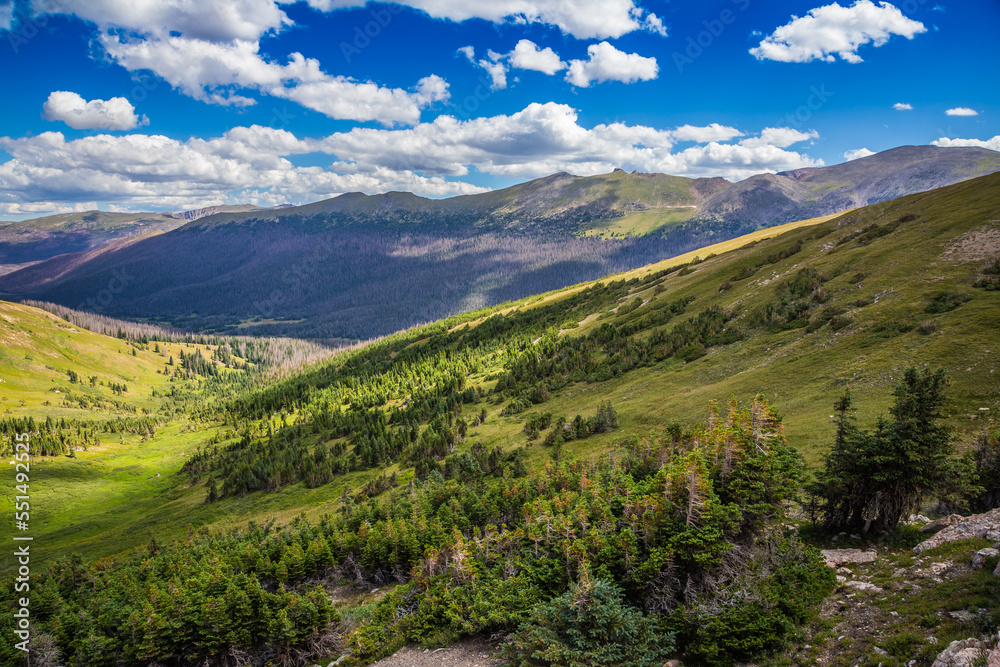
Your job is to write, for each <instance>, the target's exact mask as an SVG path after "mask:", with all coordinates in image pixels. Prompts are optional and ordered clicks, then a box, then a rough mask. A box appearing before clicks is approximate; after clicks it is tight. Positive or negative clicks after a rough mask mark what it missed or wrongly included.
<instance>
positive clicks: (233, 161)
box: [0, 126, 484, 214]
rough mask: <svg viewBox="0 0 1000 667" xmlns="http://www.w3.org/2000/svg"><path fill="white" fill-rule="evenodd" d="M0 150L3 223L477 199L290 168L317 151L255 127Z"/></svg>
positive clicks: (403, 177)
mask: <svg viewBox="0 0 1000 667" xmlns="http://www.w3.org/2000/svg"><path fill="white" fill-rule="evenodd" d="M0 148H2V149H3V150H5V151H7V152H8V153H10V154H11V155H12V156H13V159H11V160H9V161H7V162H5V163H3V164H0V213H7V214H19V213H23V212H27V211H28V210H29V209H28V208H27V207H32V206H34V210H36V211H45V210H57V209H58V208H59V207H60V206H64V205H72V204H76V203H79V202H81V201H85V202H94V201H101V202H107V203H113V204H116V205H120V206H127V207H130V208H133V209H137V210H150V209H153V210H164V209H172V210H181V209H184V208H190V207H197V206H202V205H207V204H211V203H213V202H214V203H218V202H219V201H226V202H233V203H236V202H241V201H250V202H251V203H260V202H265V201H266V202H269V203H272V204H283V203H306V202H309V201H316V200H319V199H324V198H327V197H331V196H334V195H337V194H341V193H344V192H354V191H364V192H385V191H389V190H408V191H412V192H416V193H418V194H423V195H430V196H443V195H455V194H472V193H475V192H481V191H483V190H484V188H481V187H477V186H474V185H471V184H468V183H461V182H453V181H447V180H446V179H444V178H442V177H440V176H423V175H420V174H417V173H414V172H413V171H409V170H405V169H403V170H390V169H387V168H385V167H379V166H372V167H371V168H369V169H351V170H339V171H336V170H326V169H322V168H319V167H295V166H294V165H292V163H291V162H290V161H288V160H287V159H286V158H285V157H283V156H284V155H289V154H296V153H307V152H313V151H314V150H315V147H314V144H313V143H310V142H307V141H302V140H299V139H297V138H296V137H295V136H294V135H292V134H291V133H289V132H286V131H283V130H274V129H269V128H262V127H259V126H253V127H249V128H235V129H233V130H230V131H229V132H227V133H226V134H225V135H223V136H221V137H218V138H216V139H212V140H208V141H205V140H201V139H191V140H189V141H186V142H180V141H177V140H175V139H170V138H168V137H164V136H158V135H141V134H132V135H124V136H112V135H106V134H102V135H95V136H91V137H84V138H81V139H77V140H74V141H67V140H66V139H65V137H64V136H63V135H62V133H60V132H44V133H42V134H39V135H37V136H33V137H24V138H21V139H10V138H4V137H0ZM91 208H93V206H91Z"/></svg>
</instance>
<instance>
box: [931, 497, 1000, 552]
mask: <svg viewBox="0 0 1000 667" xmlns="http://www.w3.org/2000/svg"><path fill="white" fill-rule="evenodd" d="M928 525H930V524H928ZM925 528H926V526H925ZM993 531H1000V507H998V508H997V509H995V510H990V511H989V512H986V513H984V514H974V515H972V516H970V517H965V518H963V519H961V520H960V521H958V522H956V523H953V524H952V525H950V526H948V527H946V528H944V529H942V530H941V531H940V532H938V533H937V534H936V535H934V537H932V538H930V539H927V540H924V541H923V542H921V543H920V544H918V545H917V546H915V547H913V552H914V553H921V552H923V551H927V550H928V549H933V548H934V547H936V546H938V545H941V544H944V543H945V542H955V541H957V540H967V539H970V538H973V537H979V538H984V537H986V536H987V535H989V534H992V533H993Z"/></svg>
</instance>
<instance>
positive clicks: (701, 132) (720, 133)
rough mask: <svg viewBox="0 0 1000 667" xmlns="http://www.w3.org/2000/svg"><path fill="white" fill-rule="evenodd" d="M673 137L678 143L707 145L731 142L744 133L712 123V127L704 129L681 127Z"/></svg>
mask: <svg viewBox="0 0 1000 667" xmlns="http://www.w3.org/2000/svg"><path fill="white" fill-rule="evenodd" d="M671 135H672V136H673V138H674V139H676V140H677V141H693V142H695V143H699V144H705V143H708V142H710V141H729V140H730V139H732V138H734V137H741V136H743V133H742V132H740V131H739V130H737V129H736V128H735V127H728V126H726V125H720V124H719V123H712V124H711V125H705V126H704V127H697V126H695V125H681V126H680V127H678V128H676V129H675V130H673V132H671Z"/></svg>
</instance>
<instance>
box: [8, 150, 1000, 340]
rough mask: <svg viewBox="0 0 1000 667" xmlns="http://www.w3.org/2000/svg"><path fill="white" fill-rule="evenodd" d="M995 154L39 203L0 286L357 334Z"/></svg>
mask: <svg viewBox="0 0 1000 667" xmlns="http://www.w3.org/2000/svg"><path fill="white" fill-rule="evenodd" d="M996 171H1000V153H997V152H995V151H990V150H986V149H981V148H971V147H970V148H939V147H934V146H904V147H900V148H896V149H892V150H889V151H885V152H883V153H879V154H876V155H872V156H869V157H865V158H861V159H857V160H852V161H850V162H846V163H844V164H839V165H834V166H830V167H823V168H811V169H798V170H794V171H788V172H781V173H778V174H760V175H756V176H752V177H750V178H748V179H745V180H743V181H740V182H737V183H729V182H728V181H726V180H724V179H721V178H702V179H689V178H684V177H678V176H669V175H665V174H641V173H635V172H633V173H626V172H624V171H622V170H615V171H614V172H612V173H610V174H604V175H599V176H590V177H578V176H572V175H570V174H566V173H558V174H553V175H551V176H548V177H545V178H541V179H537V180H534V181H530V182H527V183H523V184H520V185H516V186H513V187H510V188H506V189H503V190H498V191H494V192H488V193H484V194H478V195H467V196H461V197H453V198H448V199H426V198H423V197H419V196H417V195H414V194H412V193H405V192H390V193H386V194H381V195H372V196H369V195H364V194H361V193H348V194H344V195H341V196H338V197H334V198H332V199H328V200H324V201H320V202H316V203H312V204H307V205H304V206H296V207H285V208H278V209H256V208H250V207H212V208H208V209H201V210H199V211H195V212H189V213H185V214H128V215H125V214H109V213H101V212H91V213H88V214H85V215H82V216H80V215H77V216H76V217H75V218H74V217H73V215H70V216H55V217H53V218H43V219H40V220H37V221H27V222H23V223H14V224H12V225H7V226H5V227H0V264H8V265H15V264H26V263H31V264H30V265H28V266H24V267H22V268H19V269H18V270H14V271H11V272H9V273H8V274H7V275H3V276H0V293H2V294H4V295H6V296H7V297H8V298H33V299H39V300H44V301H52V302H56V303H60V304H63V305H66V306H70V307H76V308H80V309H82V310H88V311H91V312H100V313H104V314H109V315H115V316H120V317H129V318H141V319H152V320H156V321H159V322H162V323H165V324H170V325H172V326H176V327H182V328H188V329H196V330H203V331H205V330H208V331H218V332H227V333H233V332H237V331H238V332H240V333H255V334H265V335H279V334H282V335H284V334H290V335H296V336H306V337H313V338H327V339H331V338H348V339H358V338H367V337H371V336H376V335H383V334H387V333H390V332H392V331H396V330H399V329H402V328H405V327H408V326H412V325H414V324H417V323H420V322H426V321H432V320H434V319H438V318H440V317H443V316H446V315H449V314H452V313H456V312H460V311H464V310H470V309H474V308H478V307H484V306H488V305H492V304H496V303H500V302H503V301H507V300H512V299H518V298H521V297H524V296H527V295H529V294H534V293H541V292H546V291H549V290H552V289H557V288H560V287H564V286H566V285H570V284H573V283H576V282H580V281H584V280H590V279H595V278H598V277H600V276H603V275H607V274H609V273H614V272H618V271H623V270H628V269H632V268H636V267H638V266H642V265H645V264H648V263H650V262H654V261H657V260H659V259H663V258H666V257H670V256H674V255H678V254H680V253H683V252H686V251H688V250H692V249H695V248H699V247H702V246H705V245H707V244H709V243H714V242H719V241H723V240H726V239H730V238H735V237H737V236H740V235H742V234H746V233H748V232H752V231H754V230H757V229H762V228H767V227H771V226H774V225H778V224H782V223H785V222H790V221H795V220H802V219H806V218H813V217H818V216H824V215H830V214H834V213H840V212H843V211H845V210H848V209H851V208H856V207H859V206H864V205H867V204H872V203H876V202H880V201H885V200H888V199H892V198H896V197H899V196H902V195H906V194H912V193H916V192H922V191H925V190H929V189H933V188H938V187H942V186H945V185H949V184H952V183H956V182H960V181H963V180H967V179H969V178H974V177H976V176H980V175H983V174H989V173H993V172H996ZM248 209H249V210H248ZM32 239H34V240H32ZM46 255H47V256H46Z"/></svg>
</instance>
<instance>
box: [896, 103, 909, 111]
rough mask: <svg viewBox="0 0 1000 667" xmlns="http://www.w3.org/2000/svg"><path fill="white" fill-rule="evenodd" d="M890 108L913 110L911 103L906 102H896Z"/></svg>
mask: <svg viewBox="0 0 1000 667" xmlns="http://www.w3.org/2000/svg"><path fill="white" fill-rule="evenodd" d="M892 108H893V109H895V110H896V111H913V105H912V104H907V103H906V102H896V103H895V104H893V105H892Z"/></svg>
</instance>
